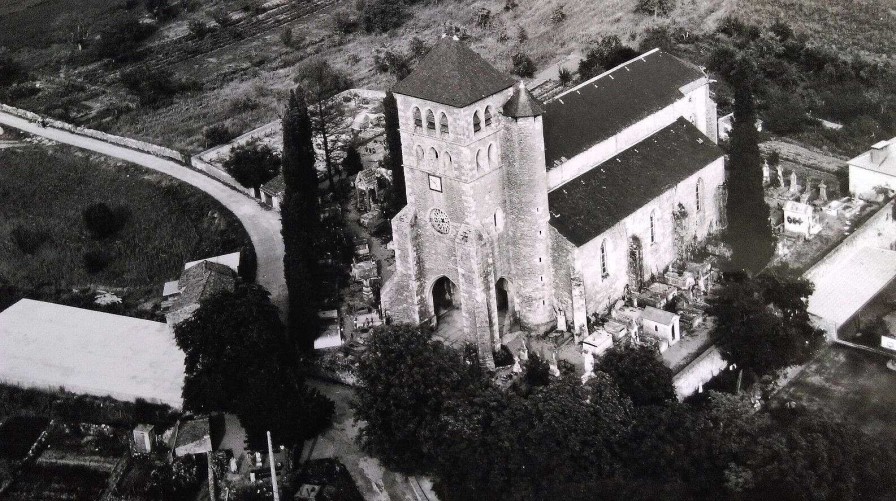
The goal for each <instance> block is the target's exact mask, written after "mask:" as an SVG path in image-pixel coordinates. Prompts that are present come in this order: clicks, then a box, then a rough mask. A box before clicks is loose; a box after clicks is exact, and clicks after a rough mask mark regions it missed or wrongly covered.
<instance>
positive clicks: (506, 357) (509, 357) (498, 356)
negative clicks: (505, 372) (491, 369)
mask: <svg viewBox="0 0 896 501" xmlns="http://www.w3.org/2000/svg"><path fill="white" fill-rule="evenodd" d="M492 357H494V359H495V366H496V367H507V366H508V365H513V354H512V353H510V349H509V348H508V347H506V346H504V345H503V344H502V345H501V349H500V350H498V351H496V352H494V353H492Z"/></svg>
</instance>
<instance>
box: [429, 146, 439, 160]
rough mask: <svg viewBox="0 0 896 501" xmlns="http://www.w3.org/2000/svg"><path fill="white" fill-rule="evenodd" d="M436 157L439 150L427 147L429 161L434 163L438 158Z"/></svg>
mask: <svg viewBox="0 0 896 501" xmlns="http://www.w3.org/2000/svg"><path fill="white" fill-rule="evenodd" d="M438 159H439V152H438V151H436V149H435V148H430V149H429V160H430V161H431V162H433V163H435V162H436V160H438Z"/></svg>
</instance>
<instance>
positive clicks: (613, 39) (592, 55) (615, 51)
mask: <svg viewBox="0 0 896 501" xmlns="http://www.w3.org/2000/svg"><path fill="white" fill-rule="evenodd" d="M639 54H640V53H639V52H638V51H636V50H635V49H632V48H631V47H629V46H627V45H622V42H620V41H619V37H617V36H616V35H613V36H609V37H604V38H602V39H601V40H600V41H599V42H598V43H597V44H596V45H595V46H594V47H591V48H590V49H588V52H587V53H586V54H585V58H584V59H582V60H581V61H580V62H579V79H580V80H588V79H589V78H592V77H594V76H597V75H599V74H601V73H603V72H604V71H606V70H609V69H611V68H613V67H616V66H619V65H620V64H622V63H624V62H626V61H628V60H630V59H633V58H635V57H637V56H638V55H639Z"/></svg>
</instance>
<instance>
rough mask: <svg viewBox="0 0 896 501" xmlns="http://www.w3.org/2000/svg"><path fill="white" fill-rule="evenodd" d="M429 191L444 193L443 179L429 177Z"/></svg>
mask: <svg viewBox="0 0 896 501" xmlns="http://www.w3.org/2000/svg"><path fill="white" fill-rule="evenodd" d="M429 189H431V190H432V191H438V192H439V193H441V192H442V178H440V177H439V176H433V175H432V174H430V175H429Z"/></svg>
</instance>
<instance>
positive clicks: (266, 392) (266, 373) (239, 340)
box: [174, 285, 333, 444]
mask: <svg viewBox="0 0 896 501" xmlns="http://www.w3.org/2000/svg"><path fill="white" fill-rule="evenodd" d="M174 335H175V339H176V341H177V345H178V346H179V347H180V348H181V350H183V352H184V354H185V355H186V359H185V365H186V377H185V379H184V388H183V397H184V409H185V410H189V411H193V412H200V413H207V412H215V411H224V412H233V413H235V414H236V415H237V416H238V417H239V419H240V422H241V423H242V425H243V426H244V427H245V428H246V431H247V433H248V434H249V440H250V442H252V443H253V444H262V443H264V436H265V432H266V431H271V433H272V434H273V435H274V436H275V437H276V438H277V441H278V442H282V443H286V444H296V443H299V442H301V441H302V440H305V439H307V438H310V437H312V436H314V435H316V434H318V433H319V432H321V431H322V430H323V429H324V428H326V427H327V426H328V425H329V423H330V421H331V420H332V416H333V403H332V402H331V401H330V400H328V399H326V398H325V397H323V396H321V395H320V394H319V393H318V392H317V391H316V390H311V389H308V388H306V387H305V385H304V381H303V379H302V377H301V375H300V374H299V372H298V371H297V368H296V365H295V362H294V360H295V357H294V351H293V350H292V349H291V347H290V345H289V343H287V342H286V338H285V336H284V334H283V324H282V323H281V321H280V315H279V312H278V311H277V307H276V306H274V305H273V304H272V303H271V300H270V295H269V293H268V292H267V291H265V290H264V289H263V288H261V287H260V286H257V285H241V286H239V287H238V288H237V289H236V291H235V292H222V293H219V294H216V295H214V296H212V297H210V298H208V299H204V300H203V301H202V302H201V303H200V307H199V309H198V310H197V311H196V312H195V313H194V314H193V316H192V317H191V318H189V319H188V320H186V321H184V322H182V323H180V324H178V325H177V326H176V327H175V329H174Z"/></svg>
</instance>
